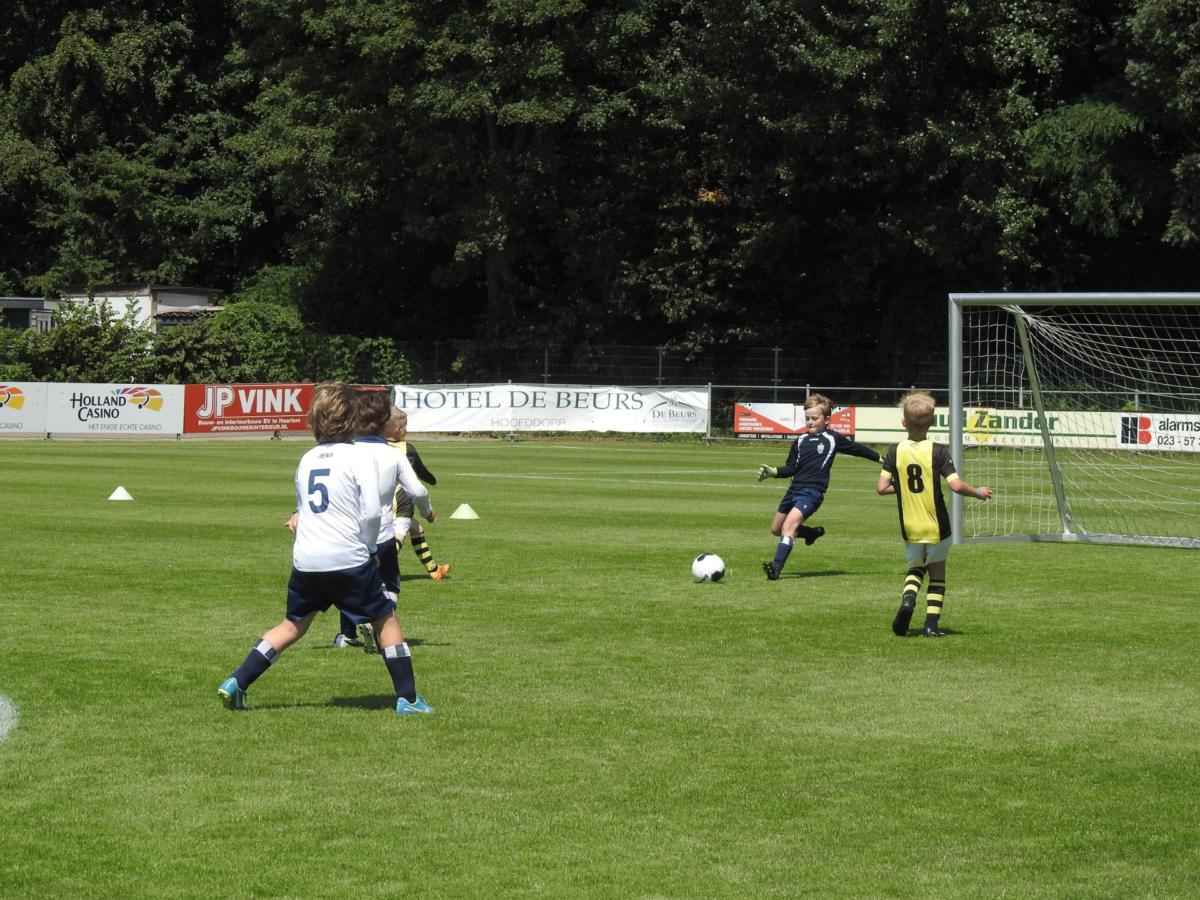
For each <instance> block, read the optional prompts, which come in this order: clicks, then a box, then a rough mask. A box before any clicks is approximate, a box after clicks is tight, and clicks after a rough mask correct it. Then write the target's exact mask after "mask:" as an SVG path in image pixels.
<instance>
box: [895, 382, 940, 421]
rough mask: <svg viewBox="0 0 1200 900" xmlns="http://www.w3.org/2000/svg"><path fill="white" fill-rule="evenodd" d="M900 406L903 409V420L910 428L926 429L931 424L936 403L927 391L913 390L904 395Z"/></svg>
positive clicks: (935, 410)
mask: <svg viewBox="0 0 1200 900" xmlns="http://www.w3.org/2000/svg"><path fill="white" fill-rule="evenodd" d="M900 408H901V409H902V410H904V421H905V422H906V423H907V424H908V426H909V427H910V428H920V429H928V428H929V426H930V425H932V424H933V419H934V415H935V413H936V412H937V403H936V402H935V401H934V399H933V394H931V393H929V392H928V391H913V392H912V393H911V394H905V395H904V399H903V400H901V401H900Z"/></svg>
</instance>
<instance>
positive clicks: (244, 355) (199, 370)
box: [0, 300, 411, 384]
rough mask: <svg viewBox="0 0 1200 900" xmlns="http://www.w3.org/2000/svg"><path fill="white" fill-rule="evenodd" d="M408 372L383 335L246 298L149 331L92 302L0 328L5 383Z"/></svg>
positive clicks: (392, 380) (401, 376)
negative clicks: (33, 326)
mask: <svg viewBox="0 0 1200 900" xmlns="http://www.w3.org/2000/svg"><path fill="white" fill-rule="evenodd" d="M410 375H411V368H410V366H409V363H408V360H407V359H405V358H404V356H403V355H402V354H401V353H400V352H399V351H398V350H397V348H396V346H395V344H394V342H393V341H391V340H388V339H386V338H360V337H356V336H353V335H344V334H334V335H329V334H322V333H319V332H314V331H312V330H310V329H306V328H305V327H304V325H303V323H302V322H301V321H300V317H299V315H298V313H297V312H296V310H295V309H292V308H288V307H282V306H278V305H275V304H271V303H264V302H260V301H253V300H246V301H243V302H240V303H233V304H231V305H229V306H227V307H226V308H225V309H223V310H222V311H221V312H219V313H217V314H216V315H214V316H212V317H211V318H205V319H201V320H200V321H198V322H196V323H195V324H193V325H187V326H183V327H177V328H170V329H167V330H165V331H163V332H161V333H159V334H154V333H153V332H151V331H149V330H147V329H145V328H141V327H139V326H137V325H135V324H133V318H132V314H131V313H130V314H127V315H125V316H117V315H116V314H114V312H113V311H112V309H111V308H110V307H109V306H108V305H93V304H77V305H71V306H67V307H65V308H64V309H63V310H61V311H60V312H58V313H56V314H55V327H54V328H53V329H52V330H50V331H47V332H37V331H33V330H25V331H14V330H11V329H0V378H3V379H5V380H10V381H78V382H101V383H118V384H119V383H127V382H133V381H141V382H151V383H157V384H188V383H191V384H203V383H224V382H233V383H272V382H293V381H323V380H325V379H330V378H332V379H340V380H343V381H350V382H354V383H358V384H397V383H401V382H405V381H407V380H408V379H409V377H410Z"/></svg>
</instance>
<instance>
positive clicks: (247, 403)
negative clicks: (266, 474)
mask: <svg viewBox="0 0 1200 900" xmlns="http://www.w3.org/2000/svg"><path fill="white" fill-rule="evenodd" d="M312 394H313V385H312V384H189V385H187V386H186V387H185V390H184V417H183V430H184V433H186V434H198V433H199V434H230V433H234V432H241V431H244V432H254V431H307V430H308V410H309V407H310V406H312Z"/></svg>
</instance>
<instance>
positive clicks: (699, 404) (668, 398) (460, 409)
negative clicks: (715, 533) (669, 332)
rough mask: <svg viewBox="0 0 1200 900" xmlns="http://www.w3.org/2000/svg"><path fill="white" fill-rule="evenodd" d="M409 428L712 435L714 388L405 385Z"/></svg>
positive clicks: (401, 389)
mask: <svg viewBox="0 0 1200 900" xmlns="http://www.w3.org/2000/svg"><path fill="white" fill-rule="evenodd" d="M395 392H396V399H395V402H396V405H397V406H399V407H400V408H401V409H403V410H405V411H406V412H407V413H408V428H409V431H413V432H421V431H426V432H428V431H623V432H633V433H656V432H689V433H695V434H705V433H707V431H708V391H707V390H704V389H696V388H639V387H607V386H606V387H595V386H584V385H545V384H492V385H419V386H416V385H404V384H398V385H396V387H395Z"/></svg>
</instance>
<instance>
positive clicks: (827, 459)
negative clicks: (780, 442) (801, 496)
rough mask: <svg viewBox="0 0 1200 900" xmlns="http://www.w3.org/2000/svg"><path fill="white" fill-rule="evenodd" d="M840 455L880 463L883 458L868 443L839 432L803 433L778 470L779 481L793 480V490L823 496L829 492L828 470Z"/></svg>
mask: <svg viewBox="0 0 1200 900" xmlns="http://www.w3.org/2000/svg"><path fill="white" fill-rule="evenodd" d="M839 453H848V454H850V455H851V456H861V457H862V458H863V459H869V460H873V461H874V462H879V461H880V459H881V457H880V456H879V454H878V453H876V452H875V451H874V450H872V449H871V448H870V447H868V446H866V445H865V444H860V443H858V442H857V441H852V440H850V438H848V437H846V436H845V435H844V434H841V433H839V432H837V431H830V430H828V429H826V430H825V431H821V432H818V433H817V434H812V433H808V434H802V435H800V437H798V438H796V442H795V443H794V444H792V449H791V452H790V453H788V458H787V462H786V463H784V464H783V465H782V466H780V467H779V470H778V472H777V473H776V475H775V477H776V478H791V479H792V489H793V490H794V489H795V488H800V487H811V488H816V489H817V490H819V491H821V492H822V493H824V492H825V491H827V490H828V489H829V470H830V469H831V468H832V467H833V458H834V457H835V456H837V455H838V454H839Z"/></svg>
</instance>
